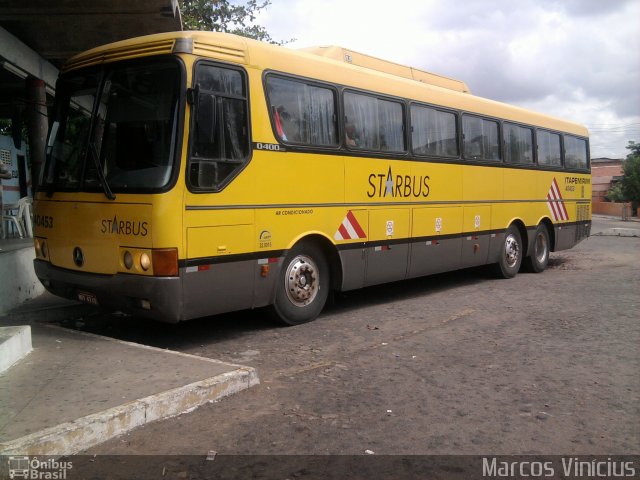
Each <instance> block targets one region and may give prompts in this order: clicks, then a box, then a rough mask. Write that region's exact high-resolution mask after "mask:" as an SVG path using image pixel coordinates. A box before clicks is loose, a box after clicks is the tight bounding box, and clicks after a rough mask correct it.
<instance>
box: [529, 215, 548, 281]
mask: <svg viewBox="0 0 640 480" xmlns="http://www.w3.org/2000/svg"><path fill="white" fill-rule="evenodd" d="M532 248H533V251H532V252H531V256H530V257H527V259H526V260H525V267H526V269H527V271H528V272H534V273H540V272H544V270H545V269H546V268H547V265H548V264H549V252H550V251H551V247H550V241H549V231H548V230H547V227H546V226H545V225H543V224H540V225H538V228H536V233H535V236H534V237H533V246H532Z"/></svg>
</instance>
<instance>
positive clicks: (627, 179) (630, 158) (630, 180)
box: [621, 142, 640, 208]
mask: <svg viewBox="0 0 640 480" xmlns="http://www.w3.org/2000/svg"><path fill="white" fill-rule="evenodd" d="M627 149H628V150H630V151H631V153H629V154H628V155H627V159H626V160H625V161H624V164H623V167H622V168H623V170H624V177H622V181H621V184H622V194H623V196H624V198H625V200H628V201H631V202H633V204H634V208H637V206H638V203H640V143H635V142H629V145H627Z"/></svg>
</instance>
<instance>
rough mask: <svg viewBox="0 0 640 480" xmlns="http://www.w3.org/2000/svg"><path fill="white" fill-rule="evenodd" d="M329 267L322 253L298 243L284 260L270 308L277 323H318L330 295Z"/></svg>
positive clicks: (316, 248) (311, 246)
mask: <svg viewBox="0 0 640 480" xmlns="http://www.w3.org/2000/svg"><path fill="white" fill-rule="evenodd" d="M329 285H330V283H329V265H328V263H327V260H326V258H325V256H324V254H323V252H322V250H321V249H320V248H319V247H318V246H316V245H314V244H312V243H304V242H303V243H299V244H298V245H296V246H295V247H293V248H292V249H291V250H290V251H289V253H288V254H287V256H286V257H285V260H284V264H283V266H282V269H281V271H280V276H279V278H278V281H277V285H276V296H275V301H274V303H273V305H272V306H271V310H272V313H273V315H274V317H275V318H276V320H277V321H279V322H280V323H283V324H285V325H300V324H301V323H306V322H310V321H312V320H315V319H316V317H317V316H318V315H320V312H321V311H322V309H323V308H324V305H325V303H326V301H327V297H328V295H329Z"/></svg>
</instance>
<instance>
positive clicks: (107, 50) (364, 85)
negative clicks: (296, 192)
mask: <svg viewBox="0 0 640 480" xmlns="http://www.w3.org/2000/svg"><path fill="white" fill-rule="evenodd" d="M323 48H326V47H319V49H318V48H315V49H311V50H307V51H304V50H293V49H289V48H285V47H281V46H277V45H271V44H268V43H265V42H260V41H257V40H252V39H249V38H245V37H240V36H237V35H232V34H229V33H219V32H200V31H191V32H189V31H187V32H169V33H161V34H155V35H147V36H143V37H136V38H131V39H128V40H123V41H120V42H115V43H111V44H108V45H104V46H101V47H97V48H94V49H92V50H88V51H86V52H83V53H80V54H78V55H75V56H74V57H72V58H71V59H69V60H68V61H67V63H66V64H65V66H64V67H63V71H68V70H73V69H76V68H80V67H83V66H90V65H96V64H101V63H106V62H111V61H116V60H126V59H132V58H138V57H145V56H149V55H161V54H170V53H184V54H194V55H197V56H202V57H208V58H216V59H219V60H222V61H225V62H233V63H238V64H243V65H246V66H248V67H252V68H257V69H260V70H272V71H278V72H283V73H288V74H292V75H298V76H301V77H307V78H311V79H316V80H320V81H326V82H331V83H335V84H339V85H343V86H345V87H352V88H357V89H363V90H369V91H372V92H377V93H380V94H384V95H389V96H395V97H399V98H409V99H412V100H415V101H418V102H424V103H428V104H434V105H440V106H443V107H445V108H450V109H454V110H460V111H463V112H470V113H477V114H482V115H487V116H492V117H496V118H499V119H505V120H511V121H514V122H519V123H524V124H529V125H535V126H540V127H544V128H548V129H551V130H557V131H563V132H567V133H572V134H575V135H579V136H584V137H586V136H588V131H587V129H586V127H584V126H582V125H580V124H577V123H574V122H569V121H566V120H561V119H558V118H555V117H551V116H548V115H544V114H541V113H536V112H533V111H530V110H527V109H524V108H520V107H515V106H512V105H509V104H506V103H501V102H497V101H494V100H489V99H486V98H482V97H478V96H475V95H472V94H471V93H465V89H466V92H468V91H469V89H468V88H467V87H466V84H465V83H464V82H461V81H458V80H454V79H449V78H447V77H441V76H439V75H435V74H431V73H428V72H421V71H419V70H416V69H411V67H404V66H402V65H399V64H395V63H393V62H387V61H385V60H380V59H376V58H374V57H368V56H366V55H362V54H356V52H352V51H350V50H345V49H341V48H340V47H331V48H333V49H334V50H323ZM310 52H311V53H310ZM318 52H320V54H318ZM336 52H337V53H336ZM345 53H346V54H354V55H355V57H354V56H352V57H351V58H352V62H351V63H348V62H345V61H344V55H345ZM338 55H340V57H339V59H338V60H336V59H334V58H333V57H336V56H338ZM360 55H362V56H360ZM354 58H356V62H353V59H354ZM354 63H362V64H363V65H356V64H354ZM403 69H404V70H403ZM406 69H410V70H411V71H410V72H408V71H407V70H406ZM422 74H424V75H428V76H429V77H428V78H429V79H430V81H425V80H426V78H427V77H424V78H425V80H422V81H421V80H420V79H421V78H422V77H421V75H422ZM414 75H415V77H414ZM416 77H417V78H416ZM416 80H418V81H416ZM438 82H440V83H444V84H445V85H439V84H438ZM463 86H464V87H463Z"/></svg>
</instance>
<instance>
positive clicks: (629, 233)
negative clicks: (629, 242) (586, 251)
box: [591, 228, 640, 237]
mask: <svg viewBox="0 0 640 480" xmlns="http://www.w3.org/2000/svg"><path fill="white" fill-rule="evenodd" d="M591 236H592V237H640V229H635V228H607V229H606V230H602V231H601V232H596V233H592V234H591Z"/></svg>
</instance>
